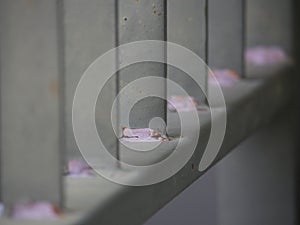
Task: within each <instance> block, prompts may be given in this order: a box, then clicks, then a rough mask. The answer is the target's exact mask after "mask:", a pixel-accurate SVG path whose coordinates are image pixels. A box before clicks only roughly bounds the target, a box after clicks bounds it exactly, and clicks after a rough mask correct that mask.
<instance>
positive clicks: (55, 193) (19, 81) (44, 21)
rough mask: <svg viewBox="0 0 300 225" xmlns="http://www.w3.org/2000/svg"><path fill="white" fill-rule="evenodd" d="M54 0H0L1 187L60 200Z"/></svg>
mask: <svg viewBox="0 0 300 225" xmlns="http://www.w3.org/2000/svg"><path fill="white" fill-rule="evenodd" d="M57 4H59V2H58V1H48V0H40V1H10V0H3V1H1V6H0V9H1V13H0V15H1V109H2V115H1V134H2V135H1V180H2V182H1V191H2V198H3V201H4V202H5V203H6V204H13V203H15V202H18V201H23V200H48V201H50V202H52V203H55V204H60V203H61V201H62V199H63V198H62V194H63V193H62V176H61V173H62V169H61V151H60V150H61V149H60V147H61V146H60V145H61V138H63V137H62V134H61V132H60V131H61V128H60V126H61V123H60V122H61V121H62V120H61V118H62V117H61V110H60V104H61V100H62V96H63V94H62V93H61V87H60V85H61V79H62V77H61V76H62V74H60V73H61V66H60V62H59V53H60V51H59V41H60V40H59V34H58V30H59V29H58V22H59V21H58V18H60V17H59V15H58V12H59V11H60V9H58V7H59V6H58V5H57Z"/></svg>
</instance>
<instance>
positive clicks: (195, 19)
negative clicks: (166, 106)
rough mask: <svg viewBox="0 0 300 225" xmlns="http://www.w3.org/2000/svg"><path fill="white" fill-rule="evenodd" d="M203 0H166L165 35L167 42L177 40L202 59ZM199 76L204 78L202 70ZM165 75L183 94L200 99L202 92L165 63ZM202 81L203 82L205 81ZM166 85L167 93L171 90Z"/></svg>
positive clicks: (203, 40) (203, 52) (183, 74)
mask: <svg viewBox="0 0 300 225" xmlns="http://www.w3.org/2000/svg"><path fill="white" fill-rule="evenodd" d="M206 7H207V1H206V0H190V1H188V2H186V1H182V0H172V1H168V2H167V9H168V11H167V20H168V24H167V34H168V41H170V42H174V43H177V44H179V45H182V46H183V47H186V48H188V49H190V50H192V51H193V52H194V53H195V54H197V55H198V56H199V57H201V59H202V60H203V61H204V62H206V52H207V51H206V50H207V40H206V36H207V34H206ZM199 76H205V77H203V79H204V80H206V79H207V74H206V72H205V73H204V74H202V73H201V72H200V71H199ZM168 78H169V79H171V80H173V81H175V82H176V83H178V84H179V85H180V86H181V87H182V88H184V89H185V91H187V93H188V94H189V95H191V96H193V97H195V98H196V99H197V100H198V101H199V102H202V103H203V102H204V99H205V96H204V93H205V92H206V90H201V89H200V88H199V87H198V85H197V84H196V83H195V82H194V81H193V80H192V79H191V78H190V77H189V76H188V75H185V73H184V72H183V71H181V70H179V69H176V68H174V67H171V66H168ZM205 83H206V81H205ZM173 91H174V90H172V89H171V88H170V87H168V96H169V95H170V94H171V93H172V92H173Z"/></svg>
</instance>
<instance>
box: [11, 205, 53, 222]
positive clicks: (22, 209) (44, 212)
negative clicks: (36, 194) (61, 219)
mask: <svg viewBox="0 0 300 225" xmlns="http://www.w3.org/2000/svg"><path fill="white" fill-rule="evenodd" d="M11 216H12V218H14V219H55V218H57V216H58V208H57V207H55V206H54V205H53V204H51V203H48V202H33V203H25V204H16V205H15V206H14V207H13V208H12V211H11Z"/></svg>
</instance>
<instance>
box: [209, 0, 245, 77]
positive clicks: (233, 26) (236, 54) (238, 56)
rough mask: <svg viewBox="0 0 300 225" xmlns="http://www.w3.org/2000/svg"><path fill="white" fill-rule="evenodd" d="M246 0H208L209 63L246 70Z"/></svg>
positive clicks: (241, 73)
mask: <svg viewBox="0 0 300 225" xmlns="http://www.w3.org/2000/svg"><path fill="white" fill-rule="evenodd" d="M244 4H245V1H244V0H225V1H224V0H209V1H208V38H209V41H208V65H209V66H210V67H211V68H212V69H214V68H215V69H231V70H235V71H236V72H237V73H238V74H239V75H241V76H242V75H243V73H244V71H243V70H244Z"/></svg>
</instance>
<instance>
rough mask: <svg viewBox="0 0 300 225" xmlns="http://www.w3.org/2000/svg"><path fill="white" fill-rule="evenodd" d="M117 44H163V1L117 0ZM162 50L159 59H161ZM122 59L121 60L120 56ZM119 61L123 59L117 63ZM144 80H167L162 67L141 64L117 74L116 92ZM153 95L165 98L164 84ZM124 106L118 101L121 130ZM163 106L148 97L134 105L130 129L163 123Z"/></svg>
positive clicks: (155, 64)
mask: <svg viewBox="0 0 300 225" xmlns="http://www.w3.org/2000/svg"><path fill="white" fill-rule="evenodd" d="M118 2H119V9H118V32H119V35H118V44H124V43H128V42H132V41H140V40H162V41H163V40H165V39H166V35H165V25H166V23H165V16H166V15H165V1H164V0H151V1H149V0H136V1H135V0H119V1H118ZM164 54H165V49H163V48H162V51H161V55H162V57H164ZM120 57H121V56H120ZM120 60H122V59H120ZM146 76H159V77H166V66H165V65H163V64H158V63H152V62H143V63H139V64H136V65H131V66H129V67H127V68H125V69H122V70H121V71H120V72H119V86H118V88H119V90H121V89H122V88H123V87H125V86H126V85H127V84H128V83H130V82H131V81H134V80H136V79H137V78H141V77H146ZM156 91H157V92H159V93H162V94H163V95H165V92H166V88H165V84H164V83H162V84H161V85H160V86H158V87H156ZM124 104H127V103H126V101H125V100H124V99H122V97H121V98H120V127H121V126H124V125H123V121H124V118H123V117H124V116H125V115H124V113H123V111H122V108H123V106H124ZM165 114H166V113H165V102H164V101H163V100H162V99H158V98H154V97H149V98H146V99H144V100H142V101H141V102H139V103H138V104H136V105H135V106H134V107H133V109H132V111H131V114H130V119H129V121H130V126H131V127H138V128H144V127H148V126H149V121H150V120H151V119H152V118H153V117H160V118H163V119H165V117H166V115H165Z"/></svg>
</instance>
